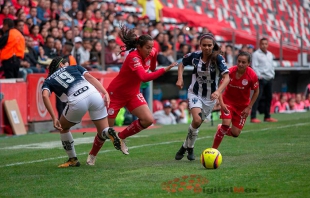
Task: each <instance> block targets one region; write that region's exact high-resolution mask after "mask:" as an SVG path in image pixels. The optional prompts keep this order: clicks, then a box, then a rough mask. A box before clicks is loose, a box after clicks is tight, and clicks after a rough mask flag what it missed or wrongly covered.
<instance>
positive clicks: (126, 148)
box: [120, 139, 129, 155]
mask: <svg viewBox="0 0 310 198" xmlns="http://www.w3.org/2000/svg"><path fill="white" fill-rule="evenodd" d="M120 140H121V151H122V152H123V153H124V154H125V155H129V152H128V147H127V145H126V142H125V140H123V139H120Z"/></svg>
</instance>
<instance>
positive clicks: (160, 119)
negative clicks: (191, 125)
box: [153, 101, 176, 125]
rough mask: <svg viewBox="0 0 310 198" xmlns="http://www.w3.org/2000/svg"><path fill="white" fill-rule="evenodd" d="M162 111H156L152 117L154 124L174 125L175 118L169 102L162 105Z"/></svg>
mask: <svg viewBox="0 0 310 198" xmlns="http://www.w3.org/2000/svg"><path fill="white" fill-rule="evenodd" d="M163 107H164V109H163V110H159V111H156V112H155V113H154V114H153V116H154V120H155V123H156V124H161V125H171V124H176V118H175V116H174V115H173V114H172V113H171V110H172V108H171V104H170V102H169V101H167V102H165V103H164V105H163Z"/></svg>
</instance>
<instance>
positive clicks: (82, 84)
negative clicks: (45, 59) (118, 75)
mask: <svg viewBox="0 0 310 198" xmlns="http://www.w3.org/2000/svg"><path fill="white" fill-rule="evenodd" d="M68 65H69V64H68V61H67V60H64V59H63V58H62V57H56V58H54V59H53V61H52V62H51V64H50V66H49V74H48V77H47V78H46V79H45V81H44V83H43V85H42V96H43V101H44V105H45V107H46V108H47V110H48V112H49V114H50V115H51V117H52V119H53V124H54V127H55V128H56V129H58V130H59V131H60V139H61V142H62V145H63V147H64V149H65V150H66V152H67V154H68V156H69V160H68V161H67V162H65V163H64V164H60V165H59V166H58V167H74V166H80V162H79V161H78V159H77V157H76V153H75V149H74V141H73V137H72V134H71V132H70V128H71V127H72V126H74V125H75V124H77V123H79V122H80V121H81V119H82V117H83V116H84V114H85V113H86V112H87V111H89V115H90V117H91V119H92V120H93V122H94V124H95V126H96V128H97V131H98V133H97V136H96V138H95V140H96V139H98V142H100V143H101V146H102V144H103V143H104V141H105V140H106V139H108V138H109V139H111V141H112V142H113V144H114V147H115V148H116V149H118V150H120V139H119V138H118V137H117V134H116V133H115V131H114V129H112V128H109V124H108V120H107V109H106V106H108V105H109V103H110V98H109V94H108V93H107V91H106V90H105V89H104V87H102V85H101V83H100V82H99V81H98V80H97V79H96V78H94V77H93V76H92V75H90V74H89V73H88V72H87V70H85V69H84V68H83V67H81V66H68ZM52 92H54V93H55V94H56V96H57V97H59V98H60V100H61V101H62V102H66V103H67V106H66V107H65V109H64V111H63V113H62V115H61V117H60V119H59V120H58V118H57V117H56V116H55V114H54V110H53V108H52V105H51V101H50V99H49V96H50V94H51V93H52ZM99 92H101V93H102V94H104V100H103V98H102V96H101V94H100V93H99ZM87 163H88V164H89V165H94V163H95V161H94V160H93V157H92V156H91V153H90V155H89V156H88V159H87Z"/></svg>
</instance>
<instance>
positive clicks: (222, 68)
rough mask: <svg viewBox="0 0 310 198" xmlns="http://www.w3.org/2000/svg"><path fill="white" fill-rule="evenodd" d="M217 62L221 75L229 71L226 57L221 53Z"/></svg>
mask: <svg viewBox="0 0 310 198" xmlns="http://www.w3.org/2000/svg"><path fill="white" fill-rule="evenodd" d="M216 64H217V67H218V69H219V71H220V73H221V75H223V74H225V73H228V72H229V70H228V69H227V65H226V62H225V59H224V57H223V56H222V55H220V54H219V55H218V56H217V57H216Z"/></svg>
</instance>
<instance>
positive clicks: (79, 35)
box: [0, 0, 310, 123]
mask: <svg viewBox="0 0 310 198" xmlns="http://www.w3.org/2000/svg"><path fill="white" fill-rule="evenodd" d="M141 2H142V3H141ZM155 2H157V4H156V8H155V12H154V13H150V12H147V9H148V8H147V7H146V5H145V4H143V1H142V0H138V3H139V4H140V6H141V7H142V8H143V13H142V15H140V14H139V13H138V14H137V13H128V12H120V11H117V9H116V4H115V3H113V2H105V1H94V0H72V1H69V0H54V1H50V0H38V1H35V0H2V1H0V4H1V10H0V27H1V30H2V26H3V21H4V19H6V18H9V19H11V20H13V21H14V27H15V28H16V29H17V30H19V31H20V32H21V34H22V35H23V37H24V39H25V46H23V48H24V53H23V56H21V57H18V58H20V69H19V76H18V77H23V78H24V79H25V80H26V79H27V74H29V73H47V72H48V65H49V64H50V62H51V60H52V59H53V58H55V57H56V56H63V57H68V58H69V57H70V58H71V59H72V61H73V63H76V64H78V65H81V66H83V67H84V68H86V69H87V70H88V71H98V70H99V71H100V70H103V69H104V70H108V71H109V70H113V71H119V69H120V67H121V65H122V63H123V61H124V58H125V53H120V52H121V49H122V46H123V45H124V43H123V42H122V41H121V39H120V38H119V32H120V26H121V25H125V26H127V27H128V28H130V29H132V28H133V29H135V31H136V34H138V35H142V34H149V35H151V36H152V37H153V39H154V47H155V48H156V49H157V51H158V52H159V54H158V57H157V63H158V65H160V66H168V65H170V64H171V63H173V62H174V61H176V60H178V59H181V58H182V57H183V56H184V55H186V54H188V53H189V52H194V51H197V50H199V42H198V41H199V36H200V35H201V34H205V33H208V29H207V28H197V27H188V26H186V25H182V26H167V25H166V24H164V23H162V22H161V21H162V20H161V19H162V13H161V12H160V11H161V5H160V4H158V1H155ZM145 13H147V14H145ZM199 30H200V31H199ZM2 35H4V32H3V31H1V32H0V36H2ZM175 35H176V36H175ZM102 39H104V40H102ZM103 43H104V45H102V44H103ZM20 44H22V43H20ZM0 46H2V44H1V42H0ZM2 47H3V46H2ZM102 48H104V58H103V57H102ZM221 50H222V51H223V53H224V58H225V60H226V63H227V65H228V67H231V66H233V65H234V64H235V63H236V56H237V55H238V54H239V52H240V51H246V52H249V53H250V54H252V53H253V52H254V51H255V47H254V46H253V45H243V46H233V45H232V44H230V43H221ZM175 52H176V53H175ZM2 53H5V52H3V51H2ZM102 60H104V63H102ZM73 63H72V64H73ZM102 65H104V67H102ZM0 78H5V76H4V72H3V67H0ZM299 95H300V94H297V95H296V99H295V104H296V103H298V101H299V98H300V97H299ZM308 95H309V94H308ZM308 95H307V98H306V95H304V94H303V95H301V98H302V100H303V101H304V103H305V106H304V109H309V100H310V98H309V96H308ZM292 96H294V95H292ZM278 98H279V94H274V98H273V101H272V107H271V112H280V108H277V107H276V106H275V104H278V102H280V101H282V100H284V99H281V100H280V99H278ZM294 98H295V97H294ZM290 100H291V99H290ZM180 102H181V103H182V102H183V101H180ZM289 103H290V102H289ZM291 103H293V102H291ZM173 105H174V101H170V102H169V103H167V102H163V108H162V109H166V108H170V107H172V109H173V108H175V107H173ZM175 106H179V107H181V115H182V114H183V115H184V112H183V109H187V107H186V105H184V106H185V107H183V105H175ZM291 108H292V107H291ZM179 114H180V113H179ZM181 117H182V116H181ZM183 117H184V116H183ZM175 119H176V120H175V121H176V122H185V123H187V122H188V121H187V120H186V121H185V120H184V119H181V118H180V115H179V116H177V117H176V118H175Z"/></svg>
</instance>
